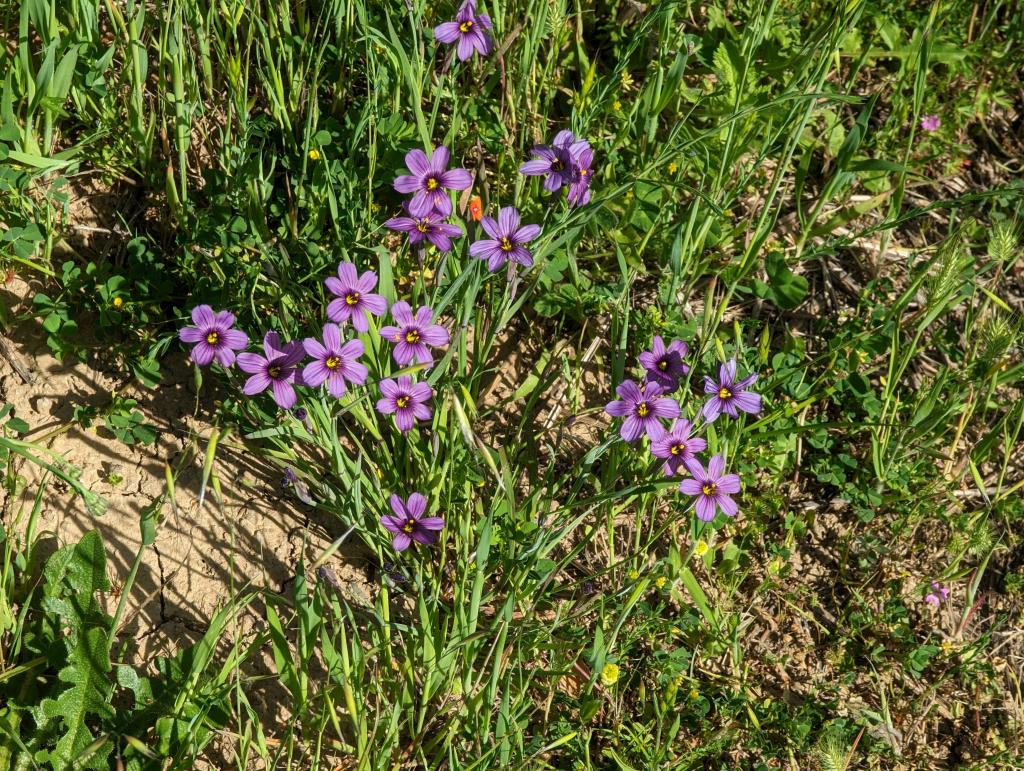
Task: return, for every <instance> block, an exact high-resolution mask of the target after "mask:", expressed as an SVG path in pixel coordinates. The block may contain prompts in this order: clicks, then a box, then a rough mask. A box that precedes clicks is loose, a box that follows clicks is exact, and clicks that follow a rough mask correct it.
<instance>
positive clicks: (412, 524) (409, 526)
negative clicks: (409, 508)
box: [402, 517, 416, 535]
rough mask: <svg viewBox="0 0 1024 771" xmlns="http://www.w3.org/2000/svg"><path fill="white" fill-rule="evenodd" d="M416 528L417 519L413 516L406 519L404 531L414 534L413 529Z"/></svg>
mask: <svg viewBox="0 0 1024 771" xmlns="http://www.w3.org/2000/svg"><path fill="white" fill-rule="evenodd" d="M415 529H416V520H415V519H413V518H412V517H409V519H407V520H405V524H404V525H402V532H403V533H405V534H406V535H412V531H413V530H415Z"/></svg>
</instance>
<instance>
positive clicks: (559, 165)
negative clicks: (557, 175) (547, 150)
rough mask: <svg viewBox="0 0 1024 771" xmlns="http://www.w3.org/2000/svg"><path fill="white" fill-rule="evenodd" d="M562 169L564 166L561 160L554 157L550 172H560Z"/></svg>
mask: <svg viewBox="0 0 1024 771" xmlns="http://www.w3.org/2000/svg"><path fill="white" fill-rule="evenodd" d="M564 168H565V164H564V163H562V159H561V158H558V157H557V156H556V157H555V160H553V161H551V170H552V171H561V170H562V169H564Z"/></svg>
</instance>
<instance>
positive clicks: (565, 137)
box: [519, 130, 594, 206]
mask: <svg viewBox="0 0 1024 771" xmlns="http://www.w3.org/2000/svg"><path fill="white" fill-rule="evenodd" d="M531 154H532V155H533V160H532V161H527V162H526V163H524V164H523V165H522V166H520V167H519V171H520V173H522V174H525V175H526V176H528V177H544V188H545V189H546V190H550V191H551V192H552V193H554V192H556V191H558V190H560V189H561V188H562V187H563V186H567V187H568V189H569V190H568V193H567V195H566V199H567V200H568V201H569V203H570V204H572V205H573V206H584V205H586V204H587V203H588V202H589V201H590V180H591V178H592V177H593V174H594V172H593V163H594V151H593V149H592V148H591V147H590V143H589V142H588V141H587V140H585V139H577V138H576V135H575V134H573V133H572V132H571V131H567V130H566V131H559V132H558V133H557V134H556V135H555V139H554V141H553V142H552V143H551V144H550V145H534V147H533V150H531Z"/></svg>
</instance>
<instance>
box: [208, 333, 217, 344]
mask: <svg viewBox="0 0 1024 771" xmlns="http://www.w3.org/2000/svg"><path fill="white" fill-rule="evenodd" d="M206 342H208V343H209V344H210V345H216V344H217V343H218V342H220V334H219V333H217V332H214V331H210V332H207V333H206Z"/></svg>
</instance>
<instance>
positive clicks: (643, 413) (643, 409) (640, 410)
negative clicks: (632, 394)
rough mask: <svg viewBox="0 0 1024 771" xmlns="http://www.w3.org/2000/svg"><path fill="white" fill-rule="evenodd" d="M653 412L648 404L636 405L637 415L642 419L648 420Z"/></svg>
mask: <svg viewBox="0 0 1024 771" xmlns="http://www.w3.org/2000/svg"><path fill="white" fill-rule="evenodd" d="M650 412H651V408H650V407H649V406H647V402H640V403H639V404H638V405H636V414H637V415H639V416H640V417H641V418H646V417H647V416H648V415H649V414H650Z"/></svg>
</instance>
